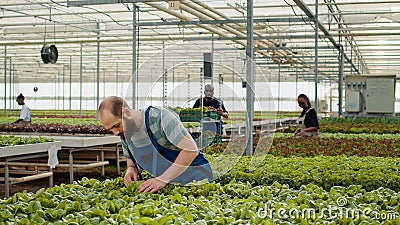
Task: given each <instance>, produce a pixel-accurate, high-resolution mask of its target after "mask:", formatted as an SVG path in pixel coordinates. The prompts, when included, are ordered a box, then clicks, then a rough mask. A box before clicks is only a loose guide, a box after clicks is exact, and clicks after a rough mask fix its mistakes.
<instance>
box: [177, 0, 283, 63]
mask: <svg viewBox="0 0 400 225" xmlns="http://www.w3.org/2000/svg"><path fill="white" fill-rule="evenodd" d="M192 1H193V2H194V3H196V4H198V5H200V6H201V7H202V8H198V7H196V6H195V5H193V4H190V3H189V2H188V1H182V2H181V3H183V4H185V5H187V6H188V7H190V8H192V9H194V10H196V11H198V12H201V13H203V14H204V15H206V16H208V17H209V18H207V17H201V16H199V14H198V13H195V14H194V13H192V12H190V13H191V14H193V15H196V16H197V17H199V18H203V19H205V20H210V18H212V19H214V20H218V19H219V18H218V17H216V16H214V15H212V14H211V13H210V12H213V13H215V14H217V15H218V16H220V17H222V18H224V19H226V20H231V18H230V17H228V16H226V15H224V14H223V13H220V12H218V10H216V9H214V8H213V7H211V6H208V5H206V4H205V3H202V2H199V1H198V0H192ZM205 9H207V10H209V11H206V10H205ZM184 10H185V9H184ZM185 11H186V10H185ZM187 12H188V11H187ZM221 28H222V29H225V30H227V31H229V32H231V33H233V34H236V35H237V36H239V37H242V36H245V35H246V33H245V32H243V31H239V30H237V28H234V27H232V26H231V25H229V24H224V26H221ZM252 32H253V33H254V34H256V35H259V36H261V34H260V33H259V32H257V31H254V29H252ZM267 40H268V39H267ZM259 44H260V45H261V47H263V48H265V47H271V45H272V46H273V47H274V46H276V43H275V42H274V41H272V40H270V41H269V42H266V41H265V40H264V39H260V40H259ZM256 52H258V53H260V54H261V55H264V56H265V55H269V54H266V53H265V52H263V51H259V50H257V51H256ZM276 52H277V53H278V54H279V55H280V56H283V57H287V55H286V54H285V53H287V54H291V53H289V52H285V53H282V52H281V51H280V50H277V51H276Z"/></svg>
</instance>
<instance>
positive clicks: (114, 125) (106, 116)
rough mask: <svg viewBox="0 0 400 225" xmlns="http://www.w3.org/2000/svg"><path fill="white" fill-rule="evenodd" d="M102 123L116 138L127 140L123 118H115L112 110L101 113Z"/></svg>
mask: <svg viewBox="0 0 400 225" xmlns="http://www.w3.org/2000/svg"><path fill="white" fill-rule="evenodd" d="M100 122H101V123H102V124H103V126H104V128H105V129H106V130H110V131H112V132H113V134H114V135H115V136H120V137H122V138H125V137H124V128H123V125H122V118H117V117H115V116H114V115H113V114H112V113H111V112H110V110H107V109H105V110H103V112H101V113H100Z"/></svg>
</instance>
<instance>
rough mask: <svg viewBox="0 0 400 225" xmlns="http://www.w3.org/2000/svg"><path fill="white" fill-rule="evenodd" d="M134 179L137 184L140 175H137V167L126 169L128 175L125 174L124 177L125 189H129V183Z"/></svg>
mask: <svg viewBox="0 0 400 225" xmlns="http://www.w3.org/2000/svg"><path fill="white" fill-rule="evenodd" d="M132 178H133V181H134V182H135V183H136V182H137V181H138V173H137V171H136V168H135V167H131V166H129V167H128V168H127V169H126V173H125V177H124V184H125V187H128V185H129V183H130V182H131V181H132Z"/></svg>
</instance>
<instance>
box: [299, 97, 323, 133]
mask: <svg viewBox="0 0 400 225" xmlns="http://www.w3.org/2000/svg"><path fill="white" fill-rule="evenodd" d="M297 102H298V103H299V106H300V107H301V108H302V109H303V111H302V112H301V114H300V116H299V119H298V127H299V128H298V129H297V130H296V131H295V132H294V136H295V137H318V130H319V123H318V117H317V111H315V109H314V108H312V107H311V103H310V100H309V99H308V97H307V95H305V94H300V95H299V96H298V97H297Z"/></svg>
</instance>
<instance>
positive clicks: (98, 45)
mask: <svg viewBox="0 0 400 225" xmlns="http://www.w3.org/2000/svg"><path fill="white" fill-rule="evenodd" d="M96 29H97V63H96V64H97V66H96V67H97V68H96V107H98V106H99V101H100V23H99V22H97V23H96Z"/></svg>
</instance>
